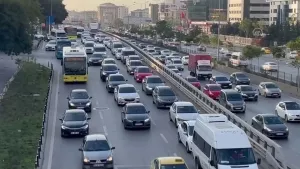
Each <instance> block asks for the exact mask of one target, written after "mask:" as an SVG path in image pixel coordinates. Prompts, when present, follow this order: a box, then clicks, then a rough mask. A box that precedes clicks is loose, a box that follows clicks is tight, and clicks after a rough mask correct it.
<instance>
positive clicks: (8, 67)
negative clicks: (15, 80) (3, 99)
mask: <svg viewBox="0 0 300 169" xmlns="http://www.w3.org/2000/svg"><path fill="white" fill-rule="evenodd" d="M17 68H18V65H16V64H15V60H14V59H11V57H10V56H7V55H5V54H4V53H0V94H1V93H2V90H3V88H4V87H5V85H6V83H7V81H8V80H9V79H10V78H11V77H12V76H13V74H14V73H15V72H16V71H17Z"/></svg>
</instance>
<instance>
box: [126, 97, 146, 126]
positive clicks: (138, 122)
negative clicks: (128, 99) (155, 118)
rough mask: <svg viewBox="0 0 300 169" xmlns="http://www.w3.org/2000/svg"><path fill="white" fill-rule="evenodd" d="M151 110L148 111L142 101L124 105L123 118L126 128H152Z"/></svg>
mask: <svg viewBox="0 0 300 169" xmlns="http://www.w3.org/2000/svg"><path fill="white" fill-rule="evenodd" d="M149 113H150V111H147V110H146V108H145V106H144V105H143V104H142V103H127V104H126V105H125V106H124V107H123V111H122V113H121V119H122V122H123V126H124V129H128V128H146V129H150V128H151V118H150V116H149Z"/></svg>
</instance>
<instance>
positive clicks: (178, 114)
mask: <svg viewBox="0 0 300 169" xmlns="http://www.w3.org/2000/svg"><path fill="white" fill-rule="evenodd" d="M198 114H199V111H198V110H197V109H196V107H195V106H194V105H193V103H191V102H181V101H180V102H174V103H173V104H172V106H171V107H170V111H169V120H170V121H171V122H174V124H175V127H176V128H177V127H178V125H179V124H180V123H181V122H183V121H187V120H196V118H197V116H198Z"/></svg>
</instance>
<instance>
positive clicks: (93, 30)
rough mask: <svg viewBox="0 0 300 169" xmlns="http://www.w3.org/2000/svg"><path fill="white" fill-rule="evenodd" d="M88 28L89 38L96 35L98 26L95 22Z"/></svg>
mask: <svg viewBox="0 0 300 169" xmlns="http://www.w3.org/2000/svg"><path fill="white" fill-rule="evenodd" d="M89 28H90V33H91V36H94V35H95V34H97V33H98V32H99V29H100V24H99V23H97V22H94V23H90V24H89Z"/></svg>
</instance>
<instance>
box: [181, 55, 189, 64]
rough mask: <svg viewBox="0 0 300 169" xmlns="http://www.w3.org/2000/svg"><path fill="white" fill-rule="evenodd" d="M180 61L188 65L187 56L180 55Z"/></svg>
mask: <svg viewBox="0 0 300 169" xmlns="http://www.w3.org/2000/svg"><path fill="white" fill-rule="evenodd" d="M181 62H182V63H183V64H184V65H188V64H189V56H182V58H181Z"/></svg>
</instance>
